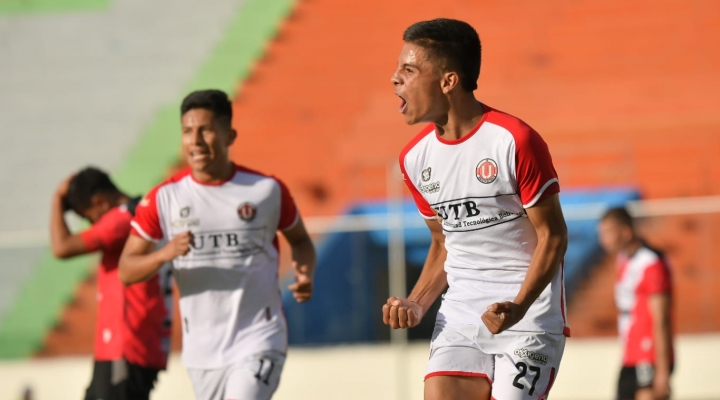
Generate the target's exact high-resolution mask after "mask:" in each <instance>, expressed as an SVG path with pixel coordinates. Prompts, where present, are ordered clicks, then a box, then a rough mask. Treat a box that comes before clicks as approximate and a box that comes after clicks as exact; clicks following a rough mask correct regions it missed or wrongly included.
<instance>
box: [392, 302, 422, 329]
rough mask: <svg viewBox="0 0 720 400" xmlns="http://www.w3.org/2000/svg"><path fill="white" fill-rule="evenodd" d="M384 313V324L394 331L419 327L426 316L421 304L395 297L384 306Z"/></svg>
mask: <svg viewBox="0 0 720 400" xmlns="http://www.w3.org/2000/svg"><path fill="white" fill-rule="evenodd" d="M382 313H383V323H384V324H385V325H390V327H391V328H393V329H398V328H412V327H414V326H417V324H419V323H420V320H421V319H422V317H423V315H424V314H425V312H424V311H423V308H422V306H420V304H418V303H416V302H414V301H410V300H408V299H403V298H400V297H394V296H393V297H391V298H389V299H388V300H387V303H386V304H385V305H383V309H382Z"/></svg>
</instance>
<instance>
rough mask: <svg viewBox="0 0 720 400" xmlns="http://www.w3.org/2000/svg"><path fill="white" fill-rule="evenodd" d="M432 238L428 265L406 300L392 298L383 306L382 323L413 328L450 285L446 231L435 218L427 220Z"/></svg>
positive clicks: (394, 327)
mask: <svg viewBox="0 0 720 400" xmlns="http://www.w3.org/2000/svg"><path fill="white" fill-rule="evenodd" d="M425 222H426V223H427V225H428V228H429V229H430V233H431V235H432V238H431V240H430V249H429V251H428V255H427V259H426V260H425V265H424V266H423V269H422V272H421V273H420V277H419V278H418V281H417V283H416V284H415V287H414V288H413V290H412V292H411V293H410V296H408V298H407V299H403V298H398V297H394V296H393V297H390V298H389V299H388V300H387V303H386V304H385V305H383V323H385V325H390V327H392V328H393V329H397V328H412V327H414V326H416V325H417V324H419V323H420V320H421V319H422V317H423V316H424V315H425V313H426V312H427V311H428V309H430V306H432V304H433V303H434V302H435V300H436V299H437V298H438V296H440V294H441V293H442V292H443V291H444V290H445V288H447V273H446V272H445V259H446V258H447V250H446V249H445V234H444V233H443V231H442V226H441V225H440V224H439V223H438V221H437V220H435V219H426V220H425Z"/></svg>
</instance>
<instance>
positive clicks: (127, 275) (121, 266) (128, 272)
mask: <svg viewBox="0 0 720 400" xmlns="http://www.w3.org/2000/svg"><path fill="white" fill-rule="evenodd" d="M118 278H119V279H120V282H122V284H123V285H125V286H130V285H132V284H134V283H138V282H139V280H138V279H136V278H135V277H134V276H133V274H132V267H131V266H129V265H128V262H127V260H126V258H125V257H121V258H120V262H119V263H118Z"/></svg>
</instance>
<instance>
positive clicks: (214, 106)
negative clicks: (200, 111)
mask: <svg viewBox="0 0 720 400" xmlns="http://www.w3.org/2000/svg"><path fill="white" fill-rule="evenodd" d="M195 108H204V109H206V110H210V111H212V112H213V115H214V118H215V120H216V121H222V122H223V123H227V126H230V124H231V122H232V104H231V103H230V99H229V98H228V95H227V93H225V92H223V91H222V90H217V89H208V90H196V91H194V92H192V93H190V94H189V95H187V96H185V99H183V102H182V105H180V115H185V113H186V112H188V111H190V110H192V109H195Z"/></svg>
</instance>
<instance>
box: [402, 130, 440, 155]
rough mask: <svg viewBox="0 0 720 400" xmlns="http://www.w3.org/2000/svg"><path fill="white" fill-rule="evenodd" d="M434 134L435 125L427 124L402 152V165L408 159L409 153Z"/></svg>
mask: <svg viewBox="0 0 720 400" xmlns="http://www.w3.org/2000/svg"><path fill="white" fill-rule="evenodd" d="M434 132H435V124H427V125H426V126H425V127H424V128H423V129H422V130H421V131H420V132H419V133H418V134H417V135H415V136H414V137H413V138H412V139H411V140H410V141H409V142H408V143H407V144H406V145H405V147H403V149H402V150H401V151H400V164H403V163H404V160H405V157H407V155H408V153H410V152H411V151H412V150H413V149H414V148H415V147H417V146H418V144H419V143H420V142H422V141H423V140H424V139H426V138H427V137H428V136H429V135H431V134H432V133H434Z"/></svg>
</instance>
